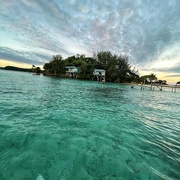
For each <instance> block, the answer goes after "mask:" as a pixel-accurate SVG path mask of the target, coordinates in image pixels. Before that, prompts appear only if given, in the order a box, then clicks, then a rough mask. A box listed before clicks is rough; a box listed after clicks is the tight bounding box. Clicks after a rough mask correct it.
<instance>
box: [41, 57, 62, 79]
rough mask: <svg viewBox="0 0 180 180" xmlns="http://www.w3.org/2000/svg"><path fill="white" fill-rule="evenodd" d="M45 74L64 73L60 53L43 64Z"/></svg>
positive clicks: (55, 74) (57, 74) (59, 74)
mask: <svg viewBox="0 0 180 180" xmlns="http://www.w3.org/2000/svg"><path fill="white" fill-rule="evenodd" d="M43 68H44V70H45V74H50V75H53V76H61V75H62V74H64V73H65V66H64V61H63V58H62V56H61V55H60V54H57V55H55V56H53V57H52V59H51V61H50V62H49V63H46V64H44V67H43Z"/></svg>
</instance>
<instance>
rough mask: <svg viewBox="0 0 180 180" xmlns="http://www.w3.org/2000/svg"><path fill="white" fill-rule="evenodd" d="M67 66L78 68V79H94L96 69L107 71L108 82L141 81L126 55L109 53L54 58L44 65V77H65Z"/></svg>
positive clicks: (101, 52) (56, 56)
mask: <svg viewBox="0 0 180 180" xmlns="http://www.w3.org/2000/svg"><path fill="white" fill-rule="evenodd" d="M67 66H75V67H78V70H79V71H78V79H92V78H93V71H94V69H104V70H105V71H106V81H108V82H118V83H122V82H132V81H137V80H138V79H139V75H138V74H137V73H138V71H135V69H133V70H132V69H131V66H130V64H129V62H128V56H126V55H113V54H112V53H111V52H109V51H100V52H97V53H95V54H94V55H93V57H86V56H85V55H83V54H81V55H79V54H77V55H76V56H71V57H68V58H66V59H63V57H62V56H61V55H55V56H53V57H52V59H51V61H50V62H49V63H45V64H44V67H43V68H44V75H50V76H60V77H64V75H65V73H66V67H67Z"/></svg>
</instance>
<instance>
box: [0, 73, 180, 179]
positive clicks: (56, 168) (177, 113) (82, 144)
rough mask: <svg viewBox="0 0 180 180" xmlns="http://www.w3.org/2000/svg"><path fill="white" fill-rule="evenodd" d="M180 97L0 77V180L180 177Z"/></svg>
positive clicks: (83, 83) (15, 76)
mask: <svg viewBox="0 0 180 180" xmlns="http://www.w3.org/2000/svg"><path fill="white" fill-rule="evenodd" d="M179 139H180V90H177V92H176V93H172V92H171V90H170V89H167V90H166V89H165V90H164V91H159V90H155V91H149V90H148V89H147V90H140V88H139V87H135V88H134V89H131V88H130V86H129V85H120V84H112V83H98V82H94V81H80V80H71V79H59V78H52V77H45V76H42V75H41V76H33V75H31V74H28V73H22V72H13V71H3V70H0V179H1V180H21V179H22V180H24V179H27V180H31V179H32V180H36V179H37V180H43V179H44V180H59V179H63V180H70V179H72V180H76V179H77V180H81V179H82V180H83V179H84V180H85V179H89V180H93V179H95V180H96V179H97V180H99V179H100V180H101V179H102V180H104V179H107V180H114V179H117V180H121V179H129V180H131V179H137V180H146V179H148V180H149V179H151V180H154V179H155V180H158V179H166V180H168V179H179V178H180V172H179V170H180V141H179Z"/></svg>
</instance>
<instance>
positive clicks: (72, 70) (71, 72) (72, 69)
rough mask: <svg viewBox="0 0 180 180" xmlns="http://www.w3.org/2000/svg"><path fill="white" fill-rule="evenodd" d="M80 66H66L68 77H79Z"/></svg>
mask: <svg viewBox="0 0 180 180" xmlns="http://www.w3.org/2000/svg"><path fill="white" fill-rule="evenodd" d="M77 73H78V68H77V67H76V66H66V77H68V78H72V79H77Z"/></svg>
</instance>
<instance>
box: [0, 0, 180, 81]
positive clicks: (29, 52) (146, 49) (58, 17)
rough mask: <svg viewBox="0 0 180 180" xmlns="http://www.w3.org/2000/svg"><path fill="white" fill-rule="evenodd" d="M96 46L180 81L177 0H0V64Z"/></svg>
mask: <svg viewBox="0 0 180 180" xmlns="http://www.w3.org/2000/svg"><path fill="white" fill-rule="evenodd" d="M97 51H111V52H112V53H115V54H127V55H128V56H129V62H130V64H131V65H132V67H135V68H136V69H137V70H139V73H140V75H145V74H150V73H155V74H156V75H157V77H158V78H159V79H166V80H167V81H168V83H174V82H177V81H180V0H1V5H0V67H2V66H6V65H14V66H19V67H20V66H21V67H28V66H29V67H31V66H32V64H34V65H38V66H42V65H43V64H44V63H45V62H48V61H50V59H51V57H52V55H55V54H61V55H62V56H63V57H64V58H65V57H68V56H72V55H76V54H85V55H86V56H92V55H93V52H97Z"/></svg>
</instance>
